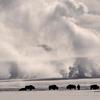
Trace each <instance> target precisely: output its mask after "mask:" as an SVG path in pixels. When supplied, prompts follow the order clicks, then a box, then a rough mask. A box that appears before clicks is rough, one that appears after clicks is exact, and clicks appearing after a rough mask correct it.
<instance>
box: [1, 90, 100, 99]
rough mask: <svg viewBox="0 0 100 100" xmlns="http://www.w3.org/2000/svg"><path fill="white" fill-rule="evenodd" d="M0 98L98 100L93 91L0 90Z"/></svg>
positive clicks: (96, 93) (99, 96) (97, 93)
mask: <svg viewBox="0 0 100 100" xmlns="http://www.w3.org/2000/svg"><path fill="white" fill-rule="evenodd" d="M0 100H100V92H94V91H89V90H88V91H84V90H83V91H32V92H1V93H0Z"/></svg>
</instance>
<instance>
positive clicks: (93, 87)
mask: <svg viewBox="0 0 100 100" xmlns="http://www.w3.org/2000/svg"><path fill="white" fill-rule="evenodd" d="M80 87H81V86H80V85H79V84H78V85H74V84H69V85H67V86H66V89H68V90H80ZM35 89H36V88H35V86H33V85H27V86H25V87H24V88H21V89H19V91H27V90H29V91H32V90H35ZM48 89H49V90H58V89H59V87H58V86H57V85H50V86H49V87H48ZM97 89H99V86H98V85H97V84H94V85H90V90H97Z"/></svg>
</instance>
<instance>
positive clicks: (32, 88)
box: [19, 85, 35, 91]
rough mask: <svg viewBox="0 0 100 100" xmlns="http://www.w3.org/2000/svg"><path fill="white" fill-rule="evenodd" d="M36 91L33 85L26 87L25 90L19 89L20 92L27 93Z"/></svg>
mask: <svg viewBox="0 0 100 100" xmlns="http://www.w3.org/2000/svg"><path fill="white" fill-rule="evenodd" d="M34 89H35V87H34V86H33V85H27V86H25V88H21V89H19V91H27V90H30V91H32V90H34Z"/></svg>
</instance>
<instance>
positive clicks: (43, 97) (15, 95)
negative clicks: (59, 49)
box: [0, 79, 100, 100]
mask: <svg viewBox="0 0 100 100" xmlns="http://www.w3.org/2000/svg"><path fill="white" fill-rule="evenodd" d="M29 84H32V85H34V86H35V87H36V90H35V91H16V90H18V89H19V88H22V87H24V86H25V85H29ZM51 84H56V85H58V86H59V87H60V90H58V91H53V90H52V91H48V86H49V85H51ZM68 84H76V85H77V84H80V85H81V90H79V91H78V90H71V91H70V90H66V89H65V87H66V86H67V85H68ZM91 84H98V85H99V86H100V79H77V80H75V79H74V80H42V81H22V80H9V81H8V80H6V81H0V90H2V91H1V92H0V100H22V99H23V100H51V99H52V100H100V90H96V91H95V90H92V91H91V90H89V86H90V85H91ZM4 90H9V91H4ZM12 90H13V91H12Z"/></svg>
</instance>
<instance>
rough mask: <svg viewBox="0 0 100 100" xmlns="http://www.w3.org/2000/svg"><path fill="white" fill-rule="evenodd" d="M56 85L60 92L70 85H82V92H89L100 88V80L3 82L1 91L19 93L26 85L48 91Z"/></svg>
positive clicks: (0, 83) (1, 82)
mask: <svg viewBox="0 0 100 100" xmlns="http://www.w3.org/2000/svg"><path fill="white" fill-rule="evenodd" d="M53 84H56V85H57V86H58V87H59V90H60V91H65V90H66V86H67V85H68V84H75V85H78V84H80V85H81V90H89V89H90V87H89V86H90V85H92V84H97V85H99V86H100V79H73V80H34V81H26V80H20V79H18V80H17V79H15V80H4V81H3V80H1V81H0V91H18V90H19V89H20V88H23V87H25V86H26V85H34V86H35V88H36V90H35V91H48V86H49V85H53Z"/></svg>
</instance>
